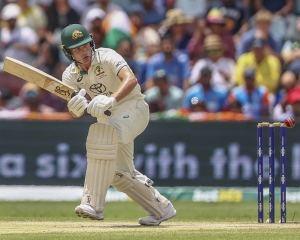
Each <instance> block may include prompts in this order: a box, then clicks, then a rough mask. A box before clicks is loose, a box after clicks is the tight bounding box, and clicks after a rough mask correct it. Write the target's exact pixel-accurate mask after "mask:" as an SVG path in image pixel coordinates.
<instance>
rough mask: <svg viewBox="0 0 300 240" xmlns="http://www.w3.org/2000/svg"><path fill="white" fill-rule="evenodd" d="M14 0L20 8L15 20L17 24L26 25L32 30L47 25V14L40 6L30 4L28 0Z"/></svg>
mask: <svg viewBox="0 0 300 240" xmlns="http://www.w3.org/2000/svg"><path fill="white" fill-rule="evenodd" d="M16 2H17V4H18V5H19V7H20V9H21V12H20V14H19V16H18V20H17V26H19V27H25V26H27V27H30V28H32V29H33V30H34V31H38V30H40V29H42V28H45V27H46V26H47V16H46V14H45V12H44V10H43V9H42V8H41V7H40V6H38V5H30V4H29V0H17V1H16Z"/></svg>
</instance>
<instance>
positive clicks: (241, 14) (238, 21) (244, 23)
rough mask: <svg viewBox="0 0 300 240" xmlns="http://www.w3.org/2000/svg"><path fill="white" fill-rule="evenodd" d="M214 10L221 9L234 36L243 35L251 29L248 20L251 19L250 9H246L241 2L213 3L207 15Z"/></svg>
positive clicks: (222, 0) (228, 0) (229, 0)
mask: <svg viewBox="0 0 300 240" xmlns="http://www.w3.org/2000/svg"><path fill="white" fill-rule="evenodd" d="M213 8H219V9H220V10H221V12H222V15H223V16H224V18H225V20H226V27H227V30H228V31H229V32H230V33H231V34H232V35H236V36H237V35H241V34H243V33H244V32H246V31H247V30H248V29H249V23H248V20H249V18H250V9H249V8H247V7H245V6H244V4H243V3H242V2H241V1H235V0H217V1H212V2H211V3H210V4H209V5H208V8H207V13H208V12H209V11H210V10H211V9H213Z"/></svg>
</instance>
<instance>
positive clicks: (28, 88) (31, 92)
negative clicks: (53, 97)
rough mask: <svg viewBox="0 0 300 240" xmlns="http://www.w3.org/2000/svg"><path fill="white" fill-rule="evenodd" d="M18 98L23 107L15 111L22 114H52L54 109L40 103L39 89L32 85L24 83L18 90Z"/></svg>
mask: <svg viewBox="0 0 300 240" xmlns="http://www.w3.org/2000/svg"><path fill="white" fill-rule="evenodd" d="M19 96H20V97H21V99H22V100H23V103H24V105H23V106H21V107H19V108H17V109H16V110H15V111H22V112H26V113H29V112H38V113H52V112H55V109H53V108H51V107H49V106H47V105H44V104H42V103H41V101H42V91H41V89H40V88H39V87H38V86H37V85H35V84H33V83H29V82H28V83H25V84H24V86H23V87H22V88H21V90H20V94H19Z"/></svg>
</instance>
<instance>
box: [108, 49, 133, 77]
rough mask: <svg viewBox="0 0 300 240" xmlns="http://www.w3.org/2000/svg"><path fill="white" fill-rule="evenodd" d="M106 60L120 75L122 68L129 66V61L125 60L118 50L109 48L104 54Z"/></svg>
mask: <svg viewBox="0 0 300 240" xmlns="http://www.w3.org/2000/svg"><path fill="white" fill-rule="evenodd" d="M103 59H104V61H105V63H106V64H108V65H109V66H110V68H111V70H112V71H113V72H114V73H115V74H116V75H118V74H119V72H120V70H121V69H122V68H123V67H125V66H128V64H127V62H126V61H125V59H124V58H123V57H122V56H121V55H120V54H118V53H117V52H116V51H114V50H112V49H109V50H108V51H107V52H106V53H105V56H104V58H103Z"/></svg>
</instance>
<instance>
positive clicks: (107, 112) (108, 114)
mask: <svg viewBox="0 0 300 240" xmlns="http://www.w3.org/2000/svg"><path fill="white" fill-rule="evenodd" d="M77 94H78V92H73V94H72V97H74V96H76V95H77ZM89 102H90V101H88V103H89ZM104 114H105V115H106V116H110V115H111V111H109V110H106V111H105V112H104Z"/></svg>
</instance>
